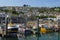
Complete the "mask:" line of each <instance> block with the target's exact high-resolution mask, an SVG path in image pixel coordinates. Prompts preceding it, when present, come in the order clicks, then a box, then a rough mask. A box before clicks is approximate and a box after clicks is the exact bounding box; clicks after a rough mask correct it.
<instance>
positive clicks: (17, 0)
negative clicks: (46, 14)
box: [0, 0, 60, 7]
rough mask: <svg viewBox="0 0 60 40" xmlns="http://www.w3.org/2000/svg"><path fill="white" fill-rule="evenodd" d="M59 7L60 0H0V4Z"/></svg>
mask: <svg viewBox="0 0 60 40" xmlns="http://www.w3.org/2000/svg"><path fill="white" fill-rule="evenodd" d="M24 4H27V5H30V6H33V7H60V0H0V6H23V5H24Z"/></svg>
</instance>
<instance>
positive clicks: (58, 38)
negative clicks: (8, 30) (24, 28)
mask: <svg viewBox="0 0 60 40" xmlns="http://www.w3.org/2000/svg"><path fill="white" fill-rule="evenodd" d="M0 40H60V33H58V32H55V33H47V34H41V35H40V36H36V35H31V36H27V37H18V38H2V37H0Z"/></svg>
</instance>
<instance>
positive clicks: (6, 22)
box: [5, 15, 8, 36]
mask: <svg viewBox="0 0 60 40" xmlns="http://www.w3.org/2000/svg"><path fill="white" fill-rule="evenodd" d="M5 24H6V36H7V31H8V15H7V16H6V17H5Z"/></svg>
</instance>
